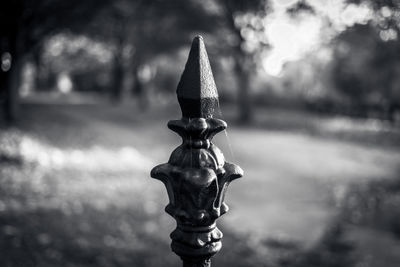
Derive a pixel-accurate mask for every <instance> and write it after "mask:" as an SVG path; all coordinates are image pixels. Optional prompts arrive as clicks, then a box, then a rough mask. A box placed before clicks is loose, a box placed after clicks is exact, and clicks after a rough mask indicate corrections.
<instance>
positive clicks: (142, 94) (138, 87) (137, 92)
mask: <svg viewBox="0 0 400 267" xmlns="http://www.w3.org/2000/svg"><path fill="white" fill-rule="evenodd" d="M139 72H140V65H139V64H137V63H136V64H135V65H134V67H133V72H132V73H133V79H134V81H133V84H132V95H133V96H135V97H136V99H137V103H138V106H139V109H140V110H142V111H145V110H146V109H147V108H148V107H149V100H148V94H147V91H146V88H145V84H143V81H142V80H141V78H140V74H139Z"/></svg>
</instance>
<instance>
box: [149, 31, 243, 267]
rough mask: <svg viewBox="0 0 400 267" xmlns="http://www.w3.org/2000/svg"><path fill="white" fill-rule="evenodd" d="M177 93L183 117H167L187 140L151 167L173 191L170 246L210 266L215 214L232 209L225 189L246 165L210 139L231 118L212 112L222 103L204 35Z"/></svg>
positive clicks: (187, 261)
mask: <svg viewBox="0 0 400 267" xmlns="http://www.w3.org/2000/svg"><path fill="white" fill-rule="evenodd" d="M177 95H178V101H179V105H180V107H181V110H182V118H181V119H180V120H171V121H169V123H168V127H169V128H170V129H171V130H172V131H174V132H176V133H178V134H179V135H180V136H181V137H182V140H183V142H182V144H181V145H180V146H178V147H177V148H176V149H175V150H174V151H173V152H172V154H171V156H170V158H169V161H168V163H165V164H161V165H158V166H156V167H155V168H153V170H152V171H151V176H152V177H153V178H156V179H158V180H160V181H162V182H163V183H164V184H165V187H166V189H167V192H168V197H169V204H168V205H167V206H166V208H165V210H166V212H167V213H168V214H170V215H171V216H172V217H174V218H175V220H176V222H177V227H176V229H175V230H174V231H173V232H172V233H171V239H172V244H171V248H172V250H173V251H174V252H175V253H176V254H177V255H178V256H180V257H181V259H182V260H183V266H186V267H189V266H190V267H194V266H199V267H200V266H210V265H211V260H210V259H211V257H212V256H213V255H215V254H216V253H217V252H218V251H219V250H220V249H221V246H222V242H221V239H222V232H221V231H220V230H219V229H218V228H217V226H216V220H217V219H218V218H219V217H220V216H221V215H223V214H224V213H226V212H227V211H228V206H227V205H226V204H225V202H224V196H225V192H226V189H227V187H228V185H229V183H230V182H231V181H232V180H234V179H236V178H239V177H242V175H243V171H242V169H241V168H240V167H239V166H237V165H235V164H231V163H228V162H226V161H225V158H224V155H223V154H222V152H221V150H219V148H218V147H216V146H215V145H214V144H213V143H212V142H211V141H212V138H213V136H214V135H215V134H217V133H219V132H221V131H223V130H225V129H226V127H227V124H226V123H225V122H224V121H223V120H220V119H217V118H214V114H215V112H216V111H217V110H218V109H219V102H218V92H217V88H216V85H215V81H214V77H213V74H212V71H211V67H210V62H209V60H208V56H207V52H206V48H205V46H204V42H203V38H202V37H201V36H196V37H195V38H194V40H193V43H192V47H191V50H190V53H189V58H188V60H187V63H186V66H185V70H184V71H183V74H182V77H181V80H180V82H179V84H178V89H177Z"/></svg>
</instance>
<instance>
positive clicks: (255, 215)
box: [0, 104, 400, 266]
mask: <svg viewBox="0 0 400 267" xmlns="http://www.w3.org/2000/svg"><path fill="white" fill-rule="evenodd" d="M22 113H23V114H22V116H21V117H22V118H23V119H22V120H21V121H20V123H19V125H18V127H17V128H14V129H8V130H4V131H2V132H1V134H0V145H1V146H0V152H1V155H2V158H3V160H2V161H1V162H0V164H1V171H0V174H1V175H0V184H1V197H0V212H1V213H2V214H3V215H2V216H0V217H1V221H0V223H1V225H0V227H2V231H3V232H2V233H3V234H2V235H3V237H4V236H5V237H7V238H9V239H4V238H3V239H2V244H1V245H2V246H5V247H7V249H8V250H10V251H11V252H12V253H11V252H10V253H9V254H8V256H5V259H3V261H5V262H7V263H9V266H17V265H15V261H17V262H18V260H20V261H21V253H27V252H26V248H28V252H29V251H30V252H31V253H32V256H31V257H27V259H26V261H25V262H24V261H23V260H22V262H20V263H22V264H23V265H24V266H51V264H55V263H57V264H60V262H63V260H62V259H63V257H67V258H68V257H71V259H69V258H68V259H67V262H68V261H69V262H70V263H71V264H70V265H68V264H66V265H65V266H129V265H132V266H161V265H160V264H161V263H160V262H163V263H162V265H163V266H174V265H177V264H179V263H178V259H176V257H175V256H174V255H173V254H172V253H170V252H169V248H168V244H169V238H168V235H169V233H170V232H171V231H172V230H173V228H174V225H173V220H172V219H171V218H169V216H168V215H167V214H165V213H164V211H163V208H164V206H165V205H166V204H167V197H166V192H165V189H164V188H163V185H162V184H161V183H159V182H158V181H155V180H153V179H150V177H149V172H150V170H151V168H152V167H153V166H155V165H156V164H159V163H163V162H166V161H167V160H168V157H169V155H170V153H171V152H172V150H173V149H174V148H175V147H176V146H177V145H178V144H179V143H180V139H179V138H178V137H177V136H175V134H174V133H172V132H171V131H169V130H168V129H167V127H166V123H167V121H168V120H169V119H175V118H179V117H180V114H179V111H178V110H177V109H172V108H171V109H161V108H160V109H155V110H150V111H148V112H144V113H142V112H139V111H137V110H136V109H135V108H134V107H132V106H130V105H122V106H111V105H106V106H105V105H39V104H36V105H24V106H23V109H22ZM275 115H276V117H277V118H280V119H281V122H282V125H283V126H282V125H280V126H279V127H276V123H275V124H274V123H273V122H271V121H270V120H268V118H273V117H274V113H271V112H269V113H262V112H260V118H259V121H257V122H256V124H255V125H254V126H249V127H243V126H240V125H235V124H234V123H231V121H230V115H229V112H228V113H227V121H228V125H230V127H229V128H228V130H227V135H226V136H225V135H224V134H220V135H219V136H217V137H216V138H215V143H216V144H217V145H218V146H220V148H221V149H222V151H223V152H224V154H225V156H226V158H227V159H228V160H229V161H233V162H236V163H238V164H239V165H240V166H241V167H242V168H243V169H244V170H245V177H244V178H243V179H241V180H239V181H238V182H237V183H234V184H232V185H231V189H230V190H229V192H228V194H227V203H228V205H229V206H230V207H231V212H229V213H228V214H227V215H226V216H224V217H223V218H222V219H221V220H220V223H222V230H223V231H224V230H225V229H226V230H227V231H224V232H226V238H225V239H226V240H227V241H226V242H225V243H224V249H223V250H222V252H221V259H216V266H225V265H218V263H219V264H222V262H223V263H224V264H228V263H229V255H231V254H229V253H232V252H230V247H231V248H232V249H233V251H235V248H236V247H237V246H239V245H237V244H236V245H235V244H234V242H233V241H232V238H233V239H235V238H236V237H235V236H236V235H237V238H238V239H239V240H240V238H241V237H243V238H245V240H247V241H246V242H245V241H244V240H242V241H243V242H244V243H243V244H245V245H240V246H249V247H250V248H251V249H254V250H255V251H256V252H254V253H258V256H257V257H259V258H260V259H261V261H262V260H264V264H265V265H262V266H271V264H272V263H269V262H267V259H268V258H270V257H271V256H270V253H271V251H270V250H268V249H269V248H268V246H266V247H265V249H263V247H262V246H261V245H260V244H266V243H268V242H270V241H271V240H277V242H281V243H282V244H293V246H294V248H296V249H300V250H304V251H306V250H308V249H313V247H315V246H317V245H318V244H319V242H320V240H321V239H322V238H323V237H324V235H326V232H327V231H329V229H330V227H331V226H332V224H333V222H335V221H337V217H338V216H339V215H340V213H341V212H342V210H343V206H345V205H346V201H347V200H348V194H349V192H351V190H352V189H351V188H352V187H353V186H355V187H362V186H365V185H367V184H369V183H371V182H373V181H385V180H390V181H391V180H395V179H399V177H398V173H399V171H400V170H399V166H400V151H399V149H398V148H399V146H398V143H396V140H399V137H400V134H399V132H398V130H396V129H395V128H393V129H391V128H388V127H386V126H385V127H384V129H379V128H376V123H372V126H371V127H372V129H375V130H374V140H375V142H374V143H373V144H371V143H370V140H371V139H370V137H371V133H368V132H367V131H365V130H362V131H360V130H359V129H360V127H361V128H362V127H364V128H365V129H368V127H369V126H368V125H370V124H368V123H365V122H359V121H357V120H353V121H351V120H350V119H348V120H346V121H345V127H344V126H343V124H341V125H342V126H340V127H336V126H335V127H336V128H335V127H331V128H329V132H328V130H327V128H326V127H325V128H324V125H332V124H334V123H333V122H334V121H338V119H337V118H329V117H326V118H321V117H318V118H317V119H318V121H317V122H313V120H314V119H315V118H314V119H313V118H312V117H307V115H304V114H303V115H301V114H297V117H296V120H295V122H296V123H297V124H299V125H300V126H293V124H294V122H293V123H291V117H292V115H293V114H291V113H289V114H288V115H285V114H281V113H279V112H278V111H276V114H275ZM302 116H303V117H302ZM310 118H311V119H310ZM263 119H264V121H262V120H263ZM275 120H277V119H275ZM285 121H286V124H287V125H284V122H285ZM352 122H353V128H354V131H353V133H354V135H355V137H354V136H353V138H352V139H349V138H347V137H346V138H342V137H343V135H342V133H343V127H344V128H345V130H346V131H347V133H349V132H351V123H352ZM336 124H337V123H336ZM318 125H320V127H322V128H323V129H316V128H314V127H317V126H318ZM360 125H361V126H360ZM357 129H358V130H357ZM363 132H365V133H368V134H369V136H368V139H367V140H365V142H363V140H361V139H362V138H363ZM388 135H390V138H386V139H385V140H382V144H380V143H379V140H380V137H382V136H388ZM387 140H392V144H390V143H388V142H385V141H387ZM23 218H25V219H23ZM19 228H22V229H19ZM359 231H360V230H359V229H357V231H351V232H350V233H349V234H348V236H349V237H352V238H354V239H355V240H356V241H357V240H364V239H362V237H364V236H365V235H360V233H359ZM31 235H33V237H32V236H31ZM230 235H231V236H230ZM377 236H379V234H378V235H377ZM32 240H34V241H32ZM65 240H68V242H67V243H65ZM230 240H231V241H232V243H229V242H230ZM385 240H386V239H385ZM385 240H383V241H382V240H381V241H382V242H389V243H390V244H392V245H393V246H395V247H396V246H399V241H398V240H397V239H394V238H392V237H389V239H388V240H386V241H385ZM364 241H365V240H364ZM364 241H363V242H364ZM368 242H369V243H371V242H372V240H370V241H368ZM369 243H368V244H369ZM371 244H372V243H371ZM10 246H11V247H15V249H11V248H10ZM149 247H153V248H154V249H153V250H151V251H149ZM366 247H368V245H366V244H364V248H363V249H367V248H366ZM21 248H25V252H22V250H21ZM33 248H38V249H39V248H40V249H39V250H40V251H32V249H33ZM369 249H370V248H369ZM41 250H43V251H41ZM370 250H371V249H370ZM75 251H80V253H78V254H74V253H75ZM105 251H106V253H105ZM70 253H72V254H70ZM392 254H393V253H392ZM392 254H391V257H396V256H393V255H394V254H393V255H392ZM43 255H45V256H43ZM224 255H225V256H224ZM3 257H4V256H3ZM246 257H247V258H246ZM246 257H243V259H242V261H241V264H242V265H240V264H239V263H238V265H235V266H256V265H258V266H259V262H258V263H257V264H255V263H254V262H257V261H256V258H257V257H256V256H254V255H247V256H246ZM217 258H218V257H217ZM249 258H252V259H249ZM93 259H95V260H93ZM246 260H248V261H246ZM250 260H253V261H254V262H251V261H250ZM391 262H395V263H396V262H397V263H399V262H400V259H398V258H396V260H393V259H392V261H391ZM13 263H14V265H13ZM231 263H232V262H231ZM32 264H33V265H32ZM252 264H254V265H252ZM63 266H64V265H63ZM226 266H227V265H226ZM387 266H390V265H387ZM393 266H395V265H393Z"/></svg>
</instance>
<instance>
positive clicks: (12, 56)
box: [0, 0, 107, 123]
mask: <svg viewBox="0 0 400 267" xmlns="http://www.w3.org/2000/svg"><path fill="white" fill-rule="evenodd" d="M106 3H107V1H95V0H87V1H79V0H69V1H61V0H54V1H52V0H14V1H6V2H5V3H2V8H1V9H0V40H1V45H0V55H1V57H2V58H3V60H2V64H8V63H4V62H5V61H7V59H4V57H8V58H9V60H8V61H7V62H9V63H10V66H9V67H8V68H3V69H2V70H1V80H0V85H1V92H2V95H3V98H4V101H3V110H4V115H5V119H6V121H8V122H9V123H12V122H14V121H15V120H16V118H17V113H18V88H19V83H20V80H21V79H20V74H21V70H22V67H23V65H24V61H25V60H26V57H27V56H28V55H32V54H33V53H38V52H39V51H40V45H41V44H42V43H43V40H44V39H45V38H46V37H47V36H49V35H50V34H54V33H55V32H57V31H61V30H65V29H69V30H71V31H81V30H82V24H84V23H86V22H87V21H88V20H90V18H91V17H92V16H93V15H94V14H95V13H96V11H97V10H98V9H99V8H100V7H101V6H102V5H104V4H106Z"/></svg>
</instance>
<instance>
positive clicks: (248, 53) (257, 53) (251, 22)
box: [217, 0, 269, 123]
mask: <svg viewBox="0 0 400 267" xmlns="http://www.w3.org/2000/svg"><path fill="white" fill-rule="evenodd" d="M217 3H218V4H219V5H220V9H221V15H222V16H221V19H222V23H221V24H222V25H223V26H224V27H225V28H226V29H227V31H228V32H229V37H230V39H231V40H228V41H227V42H226V43H225V45H226V47H225V48H224V49H225V50H227V51H230V52H231V55H232V57H233V59H234V62H235V63H234V65H235V66H234V71H235V76H236V77H237V84H238V104H239V121H240V122H241V123H248V122H250V121H251V120H252V117H253V111H252V100H251V79H252V75H253V74H254V73H255V72H256V69H257V65H258V64H259V63H260V61H259V59H260V58H261V55H262V53H264V52H265V50H266V49H267V48H268V47H269V46H268V42H267V40H266V39H265V34H264V31H265V28H264V27H265V26H264V24H263V23H262V21H261V20H262V19H263V18H264V17H265V16H266V14H267V11H268V1H266V0H249V1H240V0H217ZM229 47H230V50H229ZM227 48H228V49H227Z"/></svg>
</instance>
